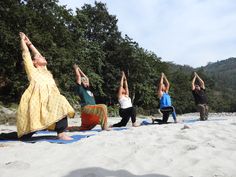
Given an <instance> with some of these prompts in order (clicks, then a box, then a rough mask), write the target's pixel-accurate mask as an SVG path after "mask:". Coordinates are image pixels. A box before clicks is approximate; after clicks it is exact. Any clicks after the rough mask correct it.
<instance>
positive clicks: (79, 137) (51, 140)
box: [24, 135, 93, 144]
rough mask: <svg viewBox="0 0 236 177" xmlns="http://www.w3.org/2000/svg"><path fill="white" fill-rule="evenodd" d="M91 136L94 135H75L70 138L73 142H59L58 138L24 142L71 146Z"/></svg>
mask: <svg viewBox="0 0 236 177" xmlns="http://www.w3.org/2000/svg"><path fill="white" fill-rule="evenodd" d="M90 136H93V135H73V136H70V137H71V138H73V140H69V141H65V140H59V139H57V138H55V139H53V138H49V139H47V138H45V139H38V140H29V141H24V142H26V143H36V142H49V143H57V144H70V143H74V142H77V141H79V140H81V139H83V138H88V137H90ZM35 138H37V137H35Z"/></svg>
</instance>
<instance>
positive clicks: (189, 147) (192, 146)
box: [186, 145, 198, 151]
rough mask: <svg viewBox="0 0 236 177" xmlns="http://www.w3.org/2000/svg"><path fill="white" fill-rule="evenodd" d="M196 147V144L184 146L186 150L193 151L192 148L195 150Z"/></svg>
mask: <svg viewBox="0 0 236 177" xmlns="http://www.w3.org/2000/svg"><path fill="white" fill-rule="evenodd" d="M197 148H198V146H196V145H187V146H186V150H187V151H193V150H196V149H197Z"/></svg>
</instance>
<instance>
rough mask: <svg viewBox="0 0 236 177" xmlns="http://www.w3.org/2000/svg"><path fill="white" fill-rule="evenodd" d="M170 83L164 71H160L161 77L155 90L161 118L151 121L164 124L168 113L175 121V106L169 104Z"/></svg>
mask: <svg viewBox="0 0 236 177" xmlns="http://www.w3.org/2000/svg"><path fill="white" fill-rule="evenodd" d="M169 89H170V83H169V81H168V79H167V77H166V76H165V74H164V73H161V79H160V83H159V86H158V90H157V95H158V98H159V99H160V111H161V113H162V119H153V123H154V122H155V121H156V122H158V123H159V124H166V123H167V122H168V119H169V116H170V114H172V117H173V119H174V122H175V123H176V122H177V120H176V113H175V108H174V107H173V106H172V104H171V97H170V95H169V93H168V92H169Z"/></svg>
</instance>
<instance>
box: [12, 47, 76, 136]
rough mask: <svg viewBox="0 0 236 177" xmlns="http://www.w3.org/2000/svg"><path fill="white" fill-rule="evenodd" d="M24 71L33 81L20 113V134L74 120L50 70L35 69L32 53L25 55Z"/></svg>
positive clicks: (18, 117)
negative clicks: (71, 118)
mask: <svg viewBox="0 0 236 177" xmlns="http://www.w3.org/2000/svg"><path fill="white" fill-rule="evenodd" d="M22 57H23V60H24V65H25V70H26V73H27V76H28V79H29V81H30V85H29V87H28V88H27V89H26V91H25V92H24V94H23V95H22V97H21V100H20V105H19V107H18V110H17V134H18V137H21V136H23V135H25V134H28V133H30V132H35V131H38V130H43V129H54V127H55V123H56V122H58V121H59V120H61V119H62V118H64V117H65V116H69V117H74V114H75V111H74V109H73V108H72V107H71V105H70V104H69V102H68V101H67V100H66V98H65V97H64V96H62V95H61V94H60V92H59V90H58V88H57V86H56V84H55V81H54V79H53V77H52V74H51V73H50V72H49V71H48V70H47V68H46V67H45V68H35V67H34V65H33V62H32V59H31V56H30V53H29V52H28V51H27V52H23V53H22Z"/></svg>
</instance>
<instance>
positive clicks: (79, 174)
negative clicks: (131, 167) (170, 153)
mask: <svg viewBox="0 0 236 177" xmlns="http://www.w3.org/2000/svg"><path fill="white" fill-rule="evenodd" d="M64 177H169V176H166V175H160V174H146V175H134V174H132V173H130V172H128V171H126V170H116V171H114V170H107V169H103V168H98V167H91V168H83V169H79V170H75V171H72V172H71V173H70V174H68V175H66V176H64Z"/></svg>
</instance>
